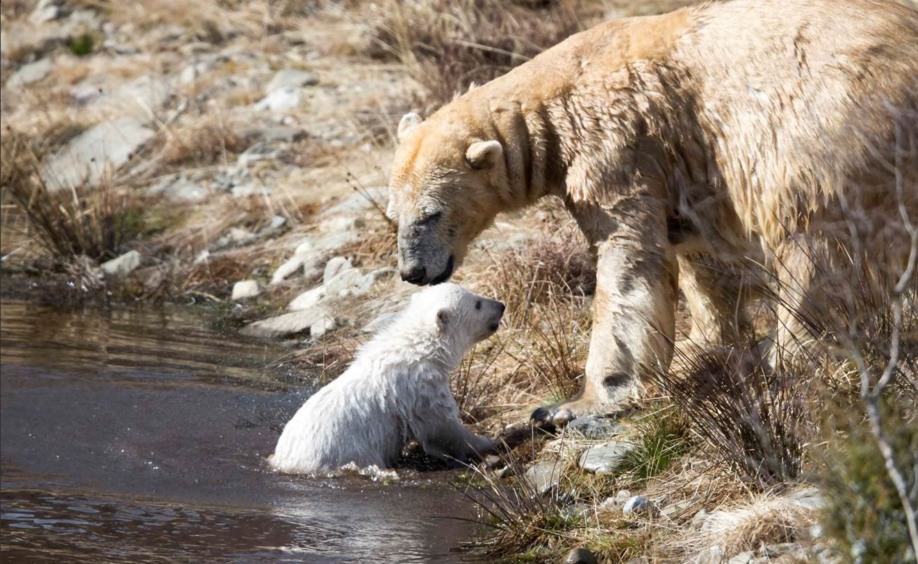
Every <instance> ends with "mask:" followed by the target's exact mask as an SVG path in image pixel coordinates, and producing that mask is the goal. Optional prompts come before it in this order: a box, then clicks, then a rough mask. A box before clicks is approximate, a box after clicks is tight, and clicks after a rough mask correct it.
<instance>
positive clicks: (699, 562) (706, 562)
mask: <svg viewBox="0 0 918 564" xmlns="http://www.w3.org/2000/svg"><path fill="white" fill-rule="evenodd" d="M724 560H725V559H724V549H722V548H721V547H719V546H711V547H709V548H707V549H705V550H703V551H702V552H701V553H700V554H698V556H696V557H695V560H693V564H722V563H723V562H724Z"/></svg>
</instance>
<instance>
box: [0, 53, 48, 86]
mask: <svg viewBox="0 0 918 564" xmlns="http://www.w3.org/2000/svg"><path fill="white" fill-rule="evenodd" d="M52 67H53V65H52V64H51V59H47V58H45V59H38V60H37V61H35V62H34V63H29V64H27V65H22V66H21V67H19V70H17V71H16V72H14V73H13V74H12V76H10V78H9V80H7V81H6V87H7V88H10V89H16V88H22V87H23V86H27V85H29V84H34V83H36V82H39V81H41V80H44V78H45V77H46V76H48V73H50V72H51V69H52Z"/></svg>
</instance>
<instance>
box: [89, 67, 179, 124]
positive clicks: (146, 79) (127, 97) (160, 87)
mask: <svg viewBox="0 0 918 564" xmlns="http://www.w3.org/2000/svg"><path fill="white" fill-rule="evenodd" d="M170 96H171V89H170V87H169V84H168V83H167V82H166V81H165V80H163V79H161V78H158V77H156V76H153V75H149V74H148V75H145V76H141V77H140V78H138V79H136V80H133V81H131V82H129V83H127V84H124V85H122V86H120V87H118V88H117V89H115V91H113V92H111V93H110V94H105V95H103V96H102V97H100V98H99V99H98V100H96V101H95V102H94V103H93V106H94V107H95V108H98V109H100V110H103V111H106V110H115V111H120V112H127V113H129V114H130V115H132V116H135V117H137V118H142V119H147V118H149V116H150V114H151V112H155V111H157V110H159V109H161V108H162V107H163V106H165V105H166V102H168V101H169V97H170Z"/></svg>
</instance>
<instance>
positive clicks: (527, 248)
mask: <svg viewBox="0 0 918 564" xmlns="http://www.w3.org/2000/svg"><path fill="white" fill-rule="evenodd" d="M476 279H477V281H476V289H477V290H479V291H481V292H483V293H487V294H489V295H493V296H499V297H500V299H501V300H503V301H504V302H505V304H506V305H507V311H506V313H505V319H506V320H507V324H508V325H509V326H510V327H523V326H526V325H527V324H528V323H529V321H530V319H531V316H532V313H533V310H534V308H535V307H536V306H538V305H540V304H551V303H552V302H556V301H559V300H560V301H562V302H565V303H570V304H572V305H573V304H575V302H576V303H578V304H582V301H579V302H578V298H583V297H585V296H590V295H592V294H593V291H594V290H595V287H596V266H595V264H594V261H593V258H592V256H591V254H590V251H589V248H588V246H587V243H586V241H584V240H583V236H582V235H581V234H580V233H579V231H577V230H576V229H575V228H574V227H572V226H570V225H567V226H564V227H562V228H561V230H560V232H559V233H557V232H556V233H555V234H554V235H552V234H551V233H549V232H548V231H547V230H546V231H544V232H541V233H538V234H537V235H536V236H535V237H534V240H533V241H532V243H531V244H527V245H523V246H521V247H518V248H513V249H508V250H506V251H504V252H502V253H500V254H499V255H496V256H495V255H492V256H491V257H490V265H489V266H487V267H486V268H485V269H484V270H483V272H482V273H481V274H480V275H478V276H476Z"/></svg>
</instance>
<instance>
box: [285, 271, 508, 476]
mask: <svg viewBox="0 0 918 564" xmlns="http://www.w3.org/2000/svg"><path fill="white" fill-rule="evenodd" d="M503 313H504V304H502V303H500V302H498V301H494V300H489V299H487V298H483V297H481V296H478V295H476V294H474V293H472V292H470V291H468V290H464V289H462V288H460V287H459V286H457V285H455V284H440V285H437V286H432V287H429V288H427V289H424V290H422V291H420V292H417V293H416V294H415V295H414V296H413V297H412V299H411V303H410V304H409V305H408V307H407V308H406V309H405V310H404V311H402V312H401V313H400V314H398V316H397V317H396V318H395V319H394V320H393V321H392V322H391V323H390V324H389V326H388V327H386V328H385V329H384V330H383V331H382V332H380V333H379V334H378V335H376V336H375V337H374V338H373V339H372V340H371V341H370V342H369V343H367V344H366V345H365V346H364V347H363V348H362V349H361V350H360V352H359V353H358V354H357V358H356V359H355V360H354V363H353V364H352V365H351V366H350V367H349V368H348V369H347V371H345V372H344V374H342V375H341V376H339V377H338V378H337V379H336V380H334V381H333V382H331V383H330V384H328V385H327V386H325V387H324V388H322V389H321V390H319V391H318V392H317V393H316V394H315V395H313V396H312V397H310V398H309V399H308V400H307V401H306V403H305V404H304V405H303V407H301V408H300V410H299V411H298V412H297V413H296V415H294V416H293V419H291V420H290V422H289V423H287V426H286V427H285V428H284V431H283V433H282V434H281V437H280V440H279V441H278V443H277V449H276V450H275V452H274V455H273V456H272V457H271V458H270V464H271V466H273V467H274V468H275V469H277V470H279V471H281V472H289V473H304V474H306V473H316V472H329V471H332V470H335V469H337V468H339V467H341V466H343V465H345V464H348V463H350V462H354V463H355V464H356V465H357V466H358V467H361V468H363V467H367V466H370V465H376V466H378V467H380V468H385V467H388V466H390V465H391V464H392V462H394V461H395V459H396V458H397V457H398V456H399V454H400V453H401V451H402V449H403V448H404V446H405V444H406V443H407V442H408V441H409V440H412V439H416V440H418V441H419V442H420V443H421V446H422V447H423V448H424V450H425V451H426V452H427V453H428V454H431V455H434V456H440V457H452V458H456V459H459V460H466V459H468V458H469V457H470V456H473V455H474V454H476V453H482V452H485V451H487V450H488V449H490V448H492V447H493V441H492V440H491V439H488V438H485V437H479V436H477V435H475V434H474V433H472V432H471V431H469V430H468V429H467V428H466V427H465V426H464V425H463V424H462V422H461V421H460V420H459V408H458V406H457V405H456V400H455V399H454V398H453V396H452V394H451V393H450V391H449V377H450V373H451V372H453V371H454V370H455V369H456V368H457V367H458V366H459V362H460V361H461V360H462V356H463V355H464V354H465V353H466V352H467V351H468V350H469V349H470V348H471V347H472V345H474V344H475V343H477V342H479V341H481V340H484V339H486V338H488V337H489V336H491V335H492V334H493V333H494V332H495V331H497V328H498V324H499V323H500V319H501V316H502V315H503Z"/></svg>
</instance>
